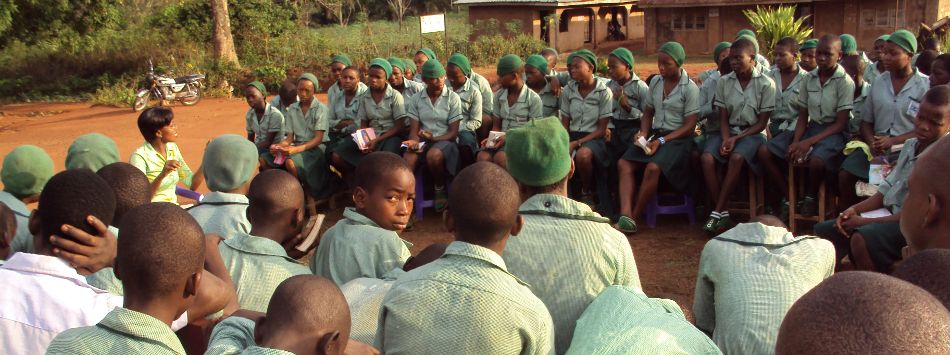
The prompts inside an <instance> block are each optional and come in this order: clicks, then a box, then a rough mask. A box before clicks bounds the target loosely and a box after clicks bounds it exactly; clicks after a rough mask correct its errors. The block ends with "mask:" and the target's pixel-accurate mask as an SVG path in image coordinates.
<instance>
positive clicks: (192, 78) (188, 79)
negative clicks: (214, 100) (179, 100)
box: [175, 74, 205, 84]
mask: <svg viewBox="0 0 950 355" xmlns="http://www.w3.org/2000/svg"><path fill="white" fill-rule="evenodd" d="M204 78H205V76H204V75H203V74H192V75H185V76H179V77H177V78H175V83H176V84H184V83H190V82H193V81H197V80H200V79H204Z"/></svg>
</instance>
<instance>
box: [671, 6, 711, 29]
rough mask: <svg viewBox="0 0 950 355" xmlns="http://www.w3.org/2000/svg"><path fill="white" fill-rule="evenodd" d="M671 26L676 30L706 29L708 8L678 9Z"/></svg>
mask: <svg viewBox="0 0 950 355" xmlns="http://www.w3.org/2000/svg"><path fill="white" fill-rule="evenodd" d="M670 28H671V29H672V30H674V31H697V30H706V9H705V8H701V9H677V11H676V12H674V13H673V18H672V20H671V21H670Z"/></svg>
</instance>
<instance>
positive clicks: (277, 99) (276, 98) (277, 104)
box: [270, 95, 297, 117]
mask: <svg viewBox="0 0 950 355" xmlns="http://www.w3.org/2000/svg"><path fill="white" fill-rule="evenodd" d="M296 100H297V99H294V102H296ZM270 105H271V106H273V107H274V108H276V109H277V111H280V114H281V115H282V116H283V117H287V108H289V107H290V105H286V106H285V105H284V103H283V102H281V101H280V95H277V96H274V98H273V99H271V100H270ZM291 105H293V104H291Z"/></svg>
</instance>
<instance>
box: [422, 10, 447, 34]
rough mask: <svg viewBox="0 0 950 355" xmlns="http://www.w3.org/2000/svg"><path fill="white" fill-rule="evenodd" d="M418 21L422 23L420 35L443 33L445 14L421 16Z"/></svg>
mask: <svg viewBox="0 0 950 355" xmlns="http://www.w3.org/2000/svg"><path fill="white" fill-rule="evenodd" d="M419 21H421V22H422V33H432V32H444V31H445V14H435V15H428V16H422V17H420V18H419Z"/></svg>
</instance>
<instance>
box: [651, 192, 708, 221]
mask: <svg viewBox="0 0 950 355" xmlns="http://www.w3.org/2000/svg"><path fill="white" fill-rule="evenodd" d="M660 202H662V203H663V204H662V205H661V204H660ZM694 205H695V204H694V203H693V199H692V198H690V197H689V195H687V194H675V195H660V194H656V195H655V196H653V198H652V199H650V203H649V204H648V205H647V210H646V212H645V214H646V217H647V226H649V227H650V228H651V229H652V228H656V216H657V215H671V214H685V215H686V216H687V217H688V218H689V224H690V225H693V224H696V207H695V206H694Z"/></svg>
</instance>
